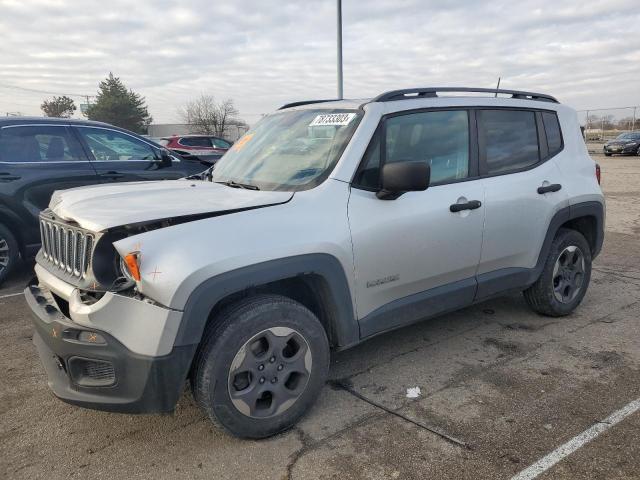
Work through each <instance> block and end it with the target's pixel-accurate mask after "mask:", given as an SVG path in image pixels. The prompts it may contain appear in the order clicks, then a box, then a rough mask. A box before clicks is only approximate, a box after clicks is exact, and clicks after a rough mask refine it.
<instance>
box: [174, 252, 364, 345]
mask: <svg viewBox="0 0 640 480" xmlns="http://www.w3.org/2000/svg"><path fill="white" fill-rule="evenodd" d="M258 293H274V294H280V295H284V296H287V297H289V298H292V299H293V300H296V301H298V302H300V303H302V304H303V305H305V306H306V307H307V308H309V310H311V311H312V312H313V313H314V314H315V315H316V316H318V318H319V319H320V321H321V322H322V324H323V326H324V327H325V329H326V331H327V336H328V337H329V341H330V343H331V345H332V346H334V347H338V348H341V347H346V346H349V345H352V344H355V343H357V342H358V341H359V340H360V337H359V335H360V333H359V329H358V323H357V320H356V317H355V314H354V310H353V302H352V299H351V292H350V289H349V283H348V281H347V277H346V274H345V271H344V269H343V267H342V265H341V263H340V261H339V260H338V259H337V258H335V257H334V256H332V255H329V254H306V255H298V256H293V257H287V258H281V259H276V260H269V261H266V262H262V263H258V264H255V265H250V266H247V267H243V268H240V269H237V270H232V271H229V272H225V273H223V274H220V275H217V276H215V277H212V278H209V279H207V280H205V281H204V282H203V283H201V284H200V285H199V286H198V287H197V288H195V289H194V290H193V292H192V293H191V294H190V295H189V298H188V300H187V303H186V305H185V308H184V314H183V318H182V322H181V323H180V327H179V329H178V333H177V335H176V340H175V345H191V344H196V343H199V342H200V340H201V338H202V335H203V332H204V331H205V328H206V327H207V325H208V324H209V322H211V321H212V320H213V319H214V317H215V315H216V313H217V312H219V311H220V310H221V309H222V308H223V307H224V306H226V305H228V304H229V303H230V302H233V301H236V300H238V299H240V298H244V297H246V296H248V295H253V294H258Z"/></svg>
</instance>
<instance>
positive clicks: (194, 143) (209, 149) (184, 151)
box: [159, 135, 232, 163]
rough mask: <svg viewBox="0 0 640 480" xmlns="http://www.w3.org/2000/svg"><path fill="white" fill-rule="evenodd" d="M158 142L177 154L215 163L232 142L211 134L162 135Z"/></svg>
mask: <svg viewBox="0 0 640 480" xmlns="http://www.w3.org/2000/svg"><path fill="white" fill-rule="evenodd" d="M159 143H160V144H161V145H163V146H164V147H166V148H168V149H169V150H172V151H174V152H176V153H177V154H179V155H181V156H183V157H188V158H193V157H195V158H197V159H198V160H202V161H206V162H210V163H215V162H216V161H217V160H218V159H219V158H220V157H222V155H224V154H225V152H226V151H227V150H229V148H231V145H232V142H229V141H227V140H225V139H224V138H220V137H213V136H211V135H172V136H170V137H163V138H161V139H160V140H159Z"/></svg>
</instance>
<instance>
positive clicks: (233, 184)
mask: <svg viewBox="0 0 640 480" xmlns="http://www.w3.org/2000/svg"><path fill="white" fill-rule="evenodd" d="M215 183H220V184H222V185H226V186H227V187H232V188H244V189H245V190H260V187H258V186H257V185H251V184H250V183H238V182H234V181H233V180H227V181H226V182H215Z"/></svg>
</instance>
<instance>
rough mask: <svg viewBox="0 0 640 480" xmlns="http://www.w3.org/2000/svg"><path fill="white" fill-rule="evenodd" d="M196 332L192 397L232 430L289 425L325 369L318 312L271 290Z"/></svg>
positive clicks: (268, 430) (255, 432) (269, 431)
mask: <svg viewBox="0 0 640 480" xmlns="http://www.w3.org/2000/svg"><path fill="white" fill-rule="evenodd" d="M213 322H214V323H213V325H212V326H211V327H210V328H208V330H207V332H206V333H205V336H204V338H203V343H202V347H201V349H200V351H199V352H198V354H197V356H196V360H195V362H194V368H193V371H192V375H191V385H192V391H193V395H194V397H195V399H196V401H197V402H198V404H199V405H200V406H201V407H202V408H203V409H204V410H205V411H206V412H207V414H208V415H209V417H210V418H211V419H212V420H213V421H214V422H215V423H219V424H221V425H222V426H223V427H224V428H226V429H227V430H229V431H230V432H231V433H232V434H234V435H237V436H239V437H245V438H264V437H268V436H270V435H274V434H276V433H279V432H281V431H283V430H286V429H288V428H290V427H292V426H293V425H294V424H295V423H296V422H297V421H298V420H299V419H300V417H301V416H302V415H303V414H304V413H305V412H307V411H308V410H309V408H310V407H311V405H312V404H313V403H314V401H315V400H316V399H317V397H318V394H319V392H320V390H321V389H322V386H323V385H324V382H325V380H326V377H327V373H328V369H329V342H328V340H327V335H326V333H325V330H324V328H323V326H322V324H321V323H320V321H319V320H318V318H317V317H316V316H315V315H314V314H313V313H312V312H311V311H309V310H308V309H307V308H306V307H304V306H303V305H301V304H300V303H298V302H295V301H293V300H291V299H289V298H287V297H282V296H279V295H258V296H255V297H250V298H247V299H245V300H241V301H240V302H238V303H236V304H233V305H231V306H230V307H228V308H226V309H224V310H223V311H222V312H220V314H219V315H218V316H217V318H215V319H213Z"/></svg>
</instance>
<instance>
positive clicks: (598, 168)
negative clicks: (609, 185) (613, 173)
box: [596, 163, 600, 185]
mask: <svg viewBox="0 0 640 480" xmlns="http://www.w3.org/2000/svg"><path fill="white" fill-rule="evenodd" d="M596 179H597V180H598V185H600V165H598V164H597V163H596Z"/></svg>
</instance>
